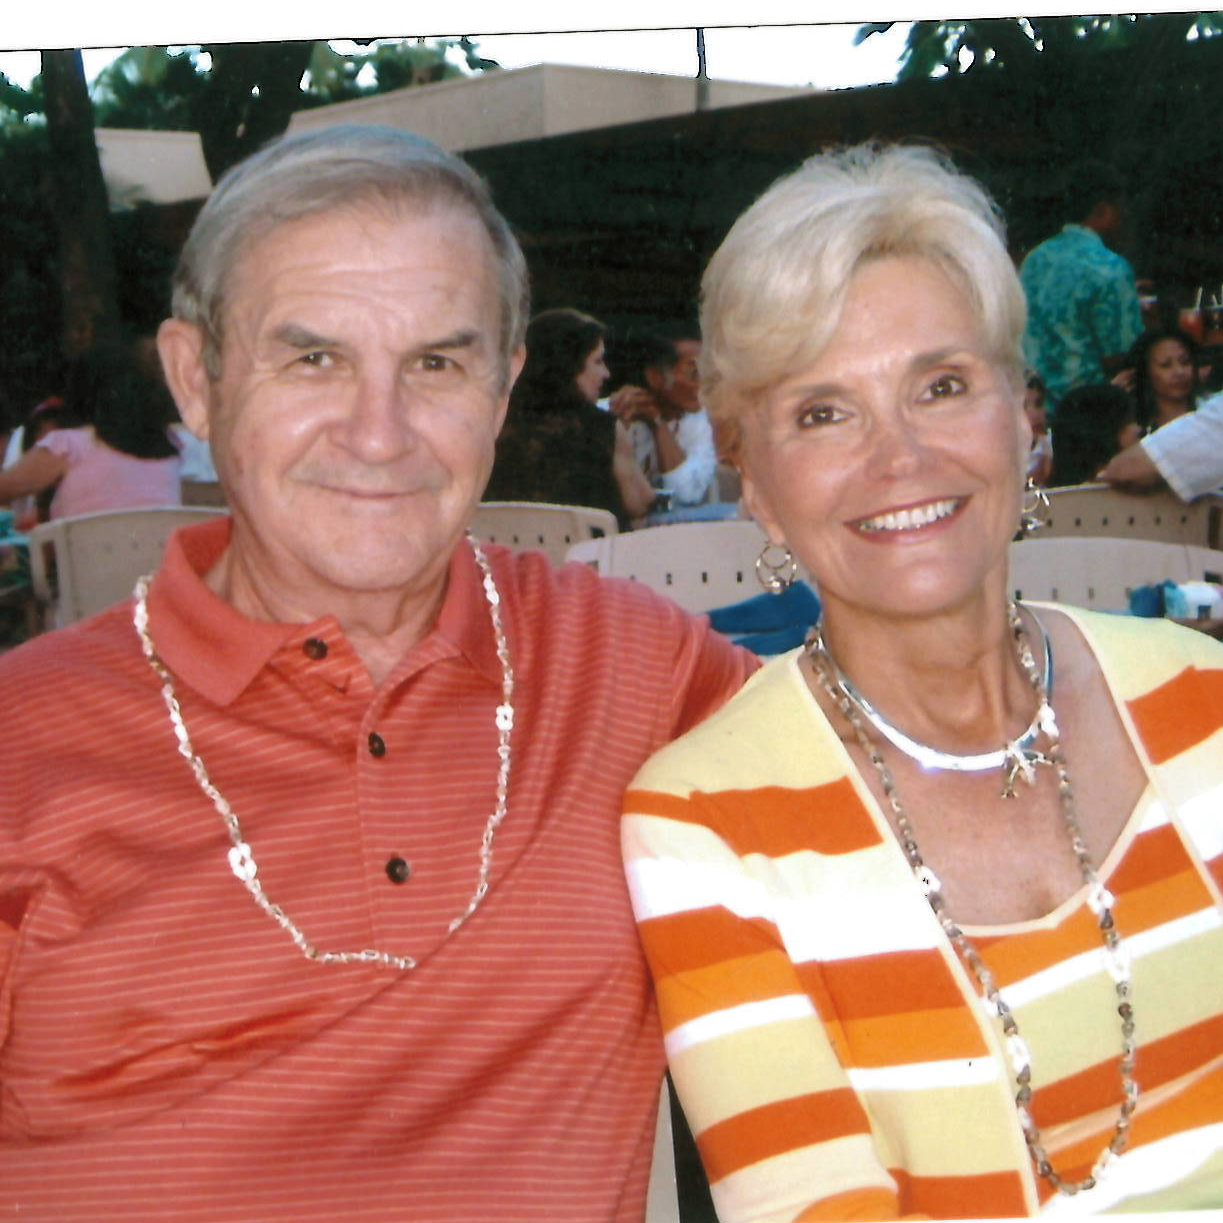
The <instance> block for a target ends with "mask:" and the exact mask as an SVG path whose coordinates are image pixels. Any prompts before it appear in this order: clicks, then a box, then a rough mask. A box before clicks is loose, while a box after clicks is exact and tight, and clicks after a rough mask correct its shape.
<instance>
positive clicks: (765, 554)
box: [756, 543, 798, 595]
mask: <svg viewBox="0 0 1223 1223" xmlns="http://www.w3.org/2000/svg"><path fill="white" fill-rule="evenodd" d="M770 552H779V553H781V555H780V557H776V558H774V557H771V556H770V555H769V553H770ZM796 577H798V562H797V561H796V560H795V559H794V554H793V553H792V552H791V551H790V546H789V544H774V543H767V544H765V545H764V547H763V548H761V550H760V555H759V556H758V557H756V578H757V580H758V581H759V582H760V585H761V586H763V587H764V588H765V590H767V591H768V592H769V594H771V595H779V594H781V593H782V591H784V590H787V589H789V587H790V586H791V584H792V583H793V581H794V579H795V578H796Z"/></svg>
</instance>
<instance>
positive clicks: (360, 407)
mask: <svg viewBox="0 0 1223 1223" xmlns="http://www.w3.org/2000/svg"><path fill="white" fill-rule="evenodd" d="M410 399H411V394H410V391H409V388H408V387H407V385H406V383H405V381H404V379H403V378H401V377H400V376H399V375H398V373H397V372H396V373H392V372H389V371H388V372H386V373H368V374H363V375H362V376H360V377H359V378H358V379H357V381H356V384H355V386H354V389H353V396H352V402H351V404H350V406H349V411H348V413H347V415H346V416H345V418H344V420H343V422H342V425H341V427H340V440H341V442H342V444H343V445H344V446H345V448H346V449H348V450H349V451H351V453H353V454H355V455H357V456H358V457H359V458H361V459H363V460H364V461H365V462H367V463H385V462H388V461H390V460H391V459H394V458H397V457H398V456H399V455H401V454H402V453H403V452H404V451H405V450H407V449H409V448H410V447H411V445H412V441H413V436H414V430H413V427H412V405H411V402H410Z"/></svg>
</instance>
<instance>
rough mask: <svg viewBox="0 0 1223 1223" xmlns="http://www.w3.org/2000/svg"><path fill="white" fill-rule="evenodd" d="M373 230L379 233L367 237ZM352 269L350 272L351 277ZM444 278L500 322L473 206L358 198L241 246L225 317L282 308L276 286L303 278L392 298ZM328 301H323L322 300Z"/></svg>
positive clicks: (484, 237)
mask: <svg viewBox="0 0 1223 1223" xmlns="http://www.w3.org/2000/svg"><path fill="white" fill-rule="evenodd" d="M396 227H401V228H403V229H404V232H403V234H402V235H399V236H397V235H395V234H394V233H393V232H386V231H393V230H394V229H395V228H396ZM409 227H410V229H411V232H408V228H409ZM380 229H381V230H383V231H384V232H383V233H382V234H379V233H378V231H379V230H380ZM342 230H347V231H348V232H347V233H346V234H341V232H340V231H342ZM354 230H355V231H356V236H355V238H354V236H353V231H354ZM370 234H373V235H375V237H374V238H370V240H369V241H364V240H363V239H365V238H366V237H367V235H370ZM400 239H402V240H400ZM417 264H419V268H417V267H415V265H417ZM349 271H351V273H352V275H351V277H348V278H347V279H346V278H345V274H346V273H347V272H349ZM375 273H377V274H375ZM439 277H440V279H441V280H442V281H445V280H447V279H451V278H454V279H457V280H458V282H459V288H458V290H457V291H455V292H450V293H448V294H447V297H446V300H447V302H449V303H451V304H453V305H455V306H459V305H460V303H461V302H462V301H463V300H464V299H466V298H469V293H473V294H478V295H479V297H480V298H481V299H482V301H481V307H482V308H481V309H480V311H479V313H480V314H482V315H483V314H487V315H488V317H489V322H490V325H493V326H495V325H496V324H495V319H496V318H497V316H498V315H499V312H500V299H499V295H498V287H497V268H496V266H495V255H494V252H493V250H492V243H491V241H490V240H489V237H488V234H487V232H486V230H485V229H484V226H483V225H482V223H481V221H480V219H479V217H477V216H476V215H475V214H474V212H473V211H472V210H471V209H470V208H469V207H467V206H466V205H464V204H462V203H461V202H451V201H447V200H445V199H441V200H427V199H426V200H417V199H414V198H408V197H405V198H404V199H402V200H395V201H391V200H381V199H378V200H357V201H353V202H351V203H346V204H342V205H339V206H336V207H333V208H329V209H325V210H324V209H320V210H318V211H315V212H311V213H308V214H306V215H304V216H299V217H291V218H287V219H284V220H280V221H277V222H275V223H274V224H271V225H270V226H268V227H267V228H266V229H264V230H263V231H262V232H261V233H259V234H257V235H255V236H252V237H251V239H250V240H249V241H247V242H245V243H243V244H242V246H241V247H240V248H239V249H238V251H237V253H236V256H235V258H234V260H233V262H232V264H231V266H230V269H229V274H228V276H227V277H226V284H225V292H224V293H223V295H222V301H223V310H222V314H223V317H229V316H231V315H232V312H233V310H234V309H235V308H238V310H239V312H240V313H243V314H245V313H246V312H247V309H248V308H250V307H252V306H254V308H255V309H256V312H257V313H260V314H262V313H264V311H265V310H267V309H269V308H270V309H272V312H273V313H276V312H277V311H276V310H275V307H274V305H273V298H274V296H275V290H276V289H277V288H283V287H285V286H286V285H288V286H290V287H292V286H294V282H295V281H298V280H299V281H300V282H301V283H302V284H304V285H306V286H309V284H310V282H311V280H317V281H318V282H319V283H322V284H324V285H326V284H327V282H328V281H331V280H336V279H337V278H338V280H339V282H340V283H341V284H342V285H343V287H344V290H345V291H346V292H348V293H350V294H351V295H352V296H358V295H361V294H362V293H364V294H367V295H368V296H369V297H370V298H375V297H377V296H380V295H385V296H386V297H387V298H388V299H389V298H390V297H391V296H392V295H393V292H394V289H395V287H396V285H398V286H400V287H402V286H404V285H412V284H417V285H420V286H422V287H423V286H427V285H428V284H430V283H431V280H432V281H433V282H435V281H437V280H438V278H439ZM465 290H466V291H465ZM325 300H326V299H325V298H322V299H320V305H325ZM485 307H486V308H485ZM472 322H475V320H474V319H473V320H472ZM223 330H224V328H223Z"/></svg>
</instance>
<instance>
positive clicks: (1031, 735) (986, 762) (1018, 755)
mask: <svg viewBox="0 0 1223 1223" xmlns="http://www.w3.org/2000/svg"><path fill="white" fill-rule="evenodd" d="M1028 614H1029V615H1031V616H1032V620H1033V622H1034V623H1035V624H1036V629H1037V632H1039V634H1040V644H1041V649H1042V651H1043V652H1044V656H1045V668H1044V676H1043V679H1042V683H1043V685H1044V691H1045V692H1046V693H1048V694H1049V695H1050V696H1052V694H1053V644H1052V642H1050V640H1049V634H1048V633H1046V632H1045V629H1044V626H1043V625H1042V624H1041V622H1040V621H1039V620H1038V619H1037V618H1036V615H1035V614H1034V613H1033V612H1032V610H1031V608H1029V609H1028ZM1018 615H1019V613H1018V611H1017V610H1016V608H1015V605H1014V604H1013V603H1012V604H1011V607H1010V621H1011V631H1012V633H1017V625H1018ZM1018 631H1021V630H1018ZM807 649H808V651H809V652H810V654H811V656H812V659H813V660H815V659H817V657H818V658H822V659H823V660H824V662H825V663H826V664H827V669H828V671H829V672H830V673H831V675H832V678H833V682H834V683H835V685H836V687H837V688H838V689H839V690H840V692H841V693H842V695H844V696H845V697H847V698H848V699H849V700H850V701H852V702H853V704H854V705H855V706H856V707H857V709H858V712H859V713H861V714H862V716H863V717H864V718H865V719H866V720H867V721H868V722H869V723H870V724H871V725H872V726H873V727H874V728H875V729H876V730H877V731H878V732H879V733H880V734H881V735H882V736H883V737H884V738H885V739H886V740H887V741H888V742H889V743H890V744H892V746H893V747H897V748H899V749H900V750H901V751H902V752H904V754H905V755H906V756H908V757H909V758H910V759H911V760H916V761H917V763H918V764H920V765H921V766H922V768H923V769H952V770H954V771H956V772H959V773H981V772H985V771H986V770H987V769H1002V770H1003V779H1002V797H1003V798H1014V797H1015V782H1016V781H1017V780H1018V779H1019V778H1020V777H1022V778H1023V779H1024V781H1026V782H1027V783H1028V785H1032V784H1033V783H1034V781H1035V779H1036V766H1037V765H1038V764H1046V765H1047V764H1050V763H1051V762H1050V760H1049V757H1048V756H1046V755H1045V754H1044V753H1043V752H1038V751H1037V750H1036V749H1035V748H1033V746H1032V744H1034V743H1035V742H1036V740H1037V737H1038V736H1039V735H1040V733H1041V732H1042V730H1046V728H1045V727H1044V726H1043V725H1042V724H1041V712H1042V710H1041V706H1040V705H1039V703H1038V704H1037V709H1036V714H1035V716H1034V717H1033V718H1032V721H1031V722H1030V723H1029V725H1028V728H1027V730H1025V731H1024V732H1023V734H1022V735H1020V736H1019V737H1018V738H1017V739H1012V740H1011V741H1010V742H1009V743H1007V744H1005V745H1004V746H1003V747H1000V748H998V749H997V750H996V751H992V752H980V753H978V754H976V755H969V756H959V755H956V754H955V753H953V752H944V751H940V750H939V749H938V748H937V747H931V746H930V745H929V744H927V743H918V742H917V740H916V739H910V738H909V736H908V735H906V734H905V733H904V731H902V730H900V729H899V728H898V727H896V726H893V725H892V723H891V722H889V721H888V720H887V718H885V717H884V716H883V714H881V713H880V712H879V710H877V709H876V708H875V707H874V705H872V704H871V703H870V701H868V700H867V699H866V697H864V696H863V695H862V693H861V692H859V691H858V689H857V688H856V687H854V684H853V681H852V680H850V678H849V677H848V676H847V675H846V674H845V673H844V672H843V671H842V670H841V668H840V667H838V666H837V663H836V659H834V658H833V657H832V654H831V653H830V652H829V649H828V647H827V645H825V644H824V634H823V632H822V630H821V628H820V625H819V623H818V622H817V623H816V624H815V625H814V626H813V627H812V629H811V633H810V635H809V637H808V640H807Z"/></svg>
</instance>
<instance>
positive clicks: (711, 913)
mask: <svg viewBox="0 0 1223 1223" xmlns="http://www.w3.org/2000/svg"><path fill="white" fill-rule="evenodd" d="M637 928H638V931H639V933H640V935H641V942H642V945H643V946H644V947H645V953H646V957H647V959H648V960H649V961H650V971H651V972H653V973H654V976H655V977H661V976H677V975H679V974H680V973H687V972H692V971H694V970H696V969H701V968H707V967H709V966H710V965H711V964H718V963H724V962H727V961H734V960H737V959H738V958H739V957H740V956H745V955H753V954H756V953H758V952H763V951H776V950H778V948H779V941H778V938H777V932H776V930H775V929H774V927H773V926H771V925H770V924H769V923H768V922H766V921H763V920H761V919H759V918H756V919H754V920H749V919H744V918H740V917H737V916H736V915H735V914H734V913H731V912H729V911H728V910H726V909H722V908H719V907H718V906H716V905H713V906H710V907H709V908H705V909H693V910H691V911H690V912H686V913H669V914H667V915H666V916H665V917H651V918H648V919H647V920H646V921H643V922H641V923H640V924H639V925H638V927H637Z"/></svg>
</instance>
